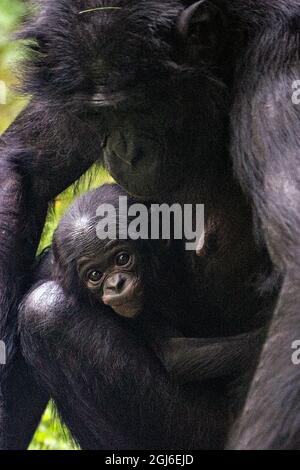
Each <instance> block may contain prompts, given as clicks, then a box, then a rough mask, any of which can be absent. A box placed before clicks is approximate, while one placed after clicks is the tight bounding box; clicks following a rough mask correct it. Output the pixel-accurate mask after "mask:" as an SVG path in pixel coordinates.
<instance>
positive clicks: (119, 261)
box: [115, 252, 131, 267]
mask: <svg viewBox="0 0 300 470" xmlns="http://www.w3.org/2000/svg"><path fill="white" fill-rule="evenodd" d="M130 262H131V256H130V254H129V253H126V252H122V253H119V254H118V255H117V256H116V261H115V264H116V266H119V267H125V266H128V265H129V264H130Z"/></svg>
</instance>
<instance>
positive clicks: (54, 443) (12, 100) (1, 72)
mask: <svg viewBox="0 0 300 470" xmlns="http://www.w3.org/2000/svg"><path fill="white" fill-rule="evenodd" d="M25 13H26V7H25V3H24V2H23V1H22V0H0V82H4V83H5V85H6V88H7V99H6V103H5V104H4V105H3V104H0V133H1V132H3V131H4V130H5V129H6V128H7V127H8V126H9V124H10V123H11V122H12V121H13V120H14V119H15V117H16V116H17V115H18V113H19V112H20V111H21V110H22V109H23V108H24V106H25V105H26V102H27V100H28V98H24V97H20V96H18V95H17V94H16V93H15V92H14V91H13V90H14V89H15V87H16V85H17V82H18V81H17V78H16V74H15V73H14V67H15V66H16V63H17V62H18V60H19V59H20V57H21V56H22V50H21V47H20V44H18V42H13V41H12V36H11V35H12V32H13V31H14V30H16V29H17V27H18V25H19V23H20V21H21V19H22V17H23V16H24V14H25ZM106 181H111V179H110V178H109V176H108V175H107V174H106V173H105V172H104V171H103V170H100V169H99V168H96V167H95V168H94V169H92V170H90V171H89V172H88V174H87V175H85V176H84V177H83V178H82V179H81V181H80V184H79V185H76V191H75V189H74V187H72V188H69V189H68V190H67V191H65V193H63V194H62V195H60V196H59V197H58V198H57V199H56V201H55V202H54V204H53V207H52V208H51V209H50V210H49V215H48V218H47V221H46V225H45V230H44V234H43V237H42V241H41V245H40V250H42V249H44V248H45V247H46V246H49V244H50V243H51V239H52V235H53V231H54V230H55V228H56V226H57V223H58V221H59V219H60V218H61V216H62V215H63V213H64V211H65V210H66V209H67V207H68V206H69V205H70V203H71V202H72V200H73V198H74V195H78V194H80V193H82V192H85V191H87V190H88V189H91V188H94V187H97V186H99V185H101V184H103V183H104V182H106ZM30 449H31V450H70V449H74V445H73V444H72V441H71V439H70V438H69V436H68V433H67V431H66V430H65V429H64V428H63V427H62V425H61V424H60V422H59V420H58V419H57V417H55V413H54V408H53V406H52V405H49V406H48V408H47V410H46V412H45V414H44V416H43V419H42V422H41V424H40V426H39V428H38V430H37V432H36V434H35V436H34V439H33V442H32V443H31V446H30Z"/></svg>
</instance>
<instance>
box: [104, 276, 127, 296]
mask: <svg viewBox="0 0 300 470" xmlns="http://www.w3.org/2000/svg"><path fill="white" fill-rule="evenodd" d="M127 280H128V276H126V275H125V274H120V273H117V274H114V275H112V276H109V278H108V279H107V281H106V283H105V285H104V293H107V294H110V295H112V294H120V293H121V292H122V290H123V289H124V287H125V285H126V281H127Z"/></svg>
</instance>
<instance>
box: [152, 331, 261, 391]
mask: <svg viewBox="0 0 300 470" xmlns="http://www.w3.org/2000/svg"><path fill="white" fill-rule="evenodd" d="M265 335H266V329H265V328H262V329H259V330H255V331H252V332H249V333H246V334H242V335H238V336H234V337H227V338H170V339H166V340H165V341H164V342H163V343H161V345H160V350H159V352H158V355H159V357H160V359H161V361H162V363H163V364H164V366H165V368H166V369H167V371H168V372H169V374H170V375H171V376H173V377H174V378H175V379H176V380H178V381H180V382H181V383H188V382H199V381H204V380H207V379H214V378H218V377H225V376H230V377H236V376H238V375H240V374H242V373H243V372H245V371H246V370H247V369H248V368H249V365H251V364H254V363H255V360H256V359H258V356H259V353H260V349H261V346H262V344H263V342H264V339H265Z"/></svg>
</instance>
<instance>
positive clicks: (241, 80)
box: [0, 0, 300, 448]
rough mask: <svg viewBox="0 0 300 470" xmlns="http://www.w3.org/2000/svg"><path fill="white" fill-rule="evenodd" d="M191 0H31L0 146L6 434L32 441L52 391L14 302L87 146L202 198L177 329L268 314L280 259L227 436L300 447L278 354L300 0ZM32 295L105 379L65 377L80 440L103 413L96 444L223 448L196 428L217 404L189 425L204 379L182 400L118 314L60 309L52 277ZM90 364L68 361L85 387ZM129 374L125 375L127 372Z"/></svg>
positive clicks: (284, 302) (287, 287)
mask: <svg viewBox="0 0 300 470" xmlns="http://www.w3.org/2000/svg"><path fill="white" fill-rule="evenodd" d="M102 3H103V6H106V7H107V6H112V5H111V2H102ZM102 3H101V5H102ZM192 3H193V2H189V1H187V2H185V1H184V2H181V1H171V0H170V1H169V0H168V1H164V2H161V1H155V0H152V1H150V0H148V1H146V0H145V1H141V2H138V3H137V2H134V1H125V0H124V1H120V2H117V6H119V7H120V9H119V10H106V11H105V10H98V11H94V12H90V13H82V11H83V10H84V9H87V8H88V7H91V8H92V7H96V6H99V2H96V1H92V0H91V1H90V2H88V5H87V2H83V1H79V0H78V1H73V2H70V1H67V0H60V1H57V2H55V4H53V3H52V2H43V12H42V13H41V15H40V16H39V18H38V19H37V20H35V21H33V22H32V24H29V25H28V27H27V28H25V30H24V32H23V37H24V38H35V39H36V41H37V43H35V44H34V45H32V46H31V48H32V52H33V58H32V60H31V61H30V63H29V70H28V72H27V76H26V79H25V88H26V91H27V92H29V93H32V94H33V98H32V100H31V103H30V105H29V106H28V108H27V109H26V111H25V112H24V113H23V114H22V115H21V116H20V117H19V118H18V120H17V121H16V123H15V124H14V125H13V126H12V127H11V129H10V130H8V131H7V133H6V134H5V135H4V136H3V138H2V141H1V146H0V153H1V160H0V175H1V176H0V179H1V181H0V188H1V189H0V215H1V217H0V220H1V222H0V224H1V226H0V240H1V244H0V286H1V289H0V292H1V294H0V295H1V299H0V300H1V302H0V305H1V328H2V333H1V337H2V338H3V339H5V340H6V342H7V344H8V346H9V348H8V353H9V361H8V364H7V366H6V367H5V368H4V369H3V370H2V371H1V375H2V376H1V383H2V394H3V397H4V406H3V416H2V423H3V424H2V425H1V428H2V429H3V430H4V431H3V433H2V446H3V447H4V448H5V447H7V448H11V447H13V446H16V447H23V446H25V445H27V443H28V440H29V439H30V437H31V434H32V430H33V428H34V425H35V422H36V420H37V418H38V416H39V413H40V412H41V410H42V409H43V406H44V403H45V401H46V399H47V394H43V393H40V392H39V390H38V389H37V390H36V385H35V383H34V381H32V380H31V377H30V373H29V371H28V370H27V369H26V366H25V365H24V363H23V361H22V359H21V357H20V353H19V352H18V342H17V339H16V325H17V320H16V311H17V309H16V306H17V303H18V301H19V299H20V298H21V296H22V295H23V293H24V292H25V291H26V289H27V288H28V286H29V285H30V282H31V276H30V275H29V274H28V273H29V271H30V266H31V265H32V262H33V259H34V255H35V251H36V248H37V244H38V241H39V237H40V233H41V230H42V227H43V222H44V218H45V214H46V211H47V207H48V204H49V201H51V200H52V199H53V198H54V197H55V196H56V195H57V194H58V193H59V192H61V191H62V190H63V189H64V188H65V187H66V186H68V185H69V184H71V183H72V182H73V181H75V180H76V179H77V178H78V177H79V176H80V175H81V174H82V173H83V172H84V171H85V170H86V169H88V168H89V167H90V166H91V164H92V163H94V162H96V161H99V162H100V163H101V162H102V163H104V164H105V166H106V167H107V168H108V170H109V171H110V172H111V174H112V175H113V176H114V178H115V179H116V180H117V182H118V183H119V184H120V185H121V186H123V187H124V188H125V189H126V190H127V191H128V192H129V193H131V194H132V195H135V196H138V197H140V198H142V199H153V198H155V199H156V200H159V201H161V202H176V201H179V202H180V203H181V204H184V203H204V204H205V207H206V232H207V237H206V243H205V245H204V248H203V250H202V251H201V252H200V253H198V254H197V255H196V254H195V253H194V254H191V255H189V256H190V258H189V259H187V260H186V262H187V264H188V265H189V266H191V270H190V273H191V274H190V282H191V285H195V286H196V289H197V290H198V292H199V299H198V300H199V302H201V303H202V305H203V308H201V315H199V316H195V315H191V316H189V312H185V314H184V320H185V321H184V324H185V325H186V331H183V333H184V334H186V335H187V336H188V335H189V334H190V331H192V334H193V333H194V331H199V332H201V336H207V337H213V336H232V335H237V334H240V333H243V332H248V331H251V330H253V329H256V328H257V327H260V326H262V325H265V324H266V322H268V321H269V320H270V309H272V308H273V302H274V289H275V288H276V287H277V282H276V278H277V276H276V275H274V271H276V272H278V273H279V275H280V277H281V278H282V279H283V286H282V290H281V293H280V298H279V302H278V305H277V308H276V310H275V312H274V315H273V318H272V321H271V327H270V330H269V337H268V339H267V341H266V345H265V347H264V350H263V352H262V356H261V359H260V363H259V366H258V370H257V371H256V374H255V378H254V381H253V383H252V386H251V387H250V392H249V396H248V398H247V403H246V407H245V413H242V414H241V417H240V424H238V425H235V426H234V430H235V432H234V435H232V436H231V438H230V442H229V446H230V447H234V448H277V447H280V448H295V447H298V445H299V438H298V435H299V426H300V423H299V418H298V417H299V416H300V412H299V410H298V406H299V404H298V403H299V400H298V395H299V383H300V382H299V380H298V379H299V375H300V372H299V369H298V368H297V367H295V366H294V365H293V364H292V363H291V359H290V351H291V344H292V342H293V340H294V339H297V337H299V334H300V331H299V328H300V327H299V322H298V319H297V310H298V303H299V301H298V297H299V294H298V286H297V279H298V276H299V273H298V272H299V269H298V268H299V267H298V265H299V259H298V256H297V253H298V249H297V245H298V243H299V242H298V239H299V237H298V230H299V229H298V226H299V222H298V212H299V211H298V202H297V199H298V198H297V196H298V193H299V185H298V169H297V166H298V165H297V163H298V157H297V150H298V140H299V138H298V133H297V126H296V123H297V122H298V115H299V111H298V109H297V107H296V106H294V105H293V103H292V101H291V93H292V84H293V81H294V80H296V79H297V73H298V71H299V70H298V69H299V66H298V64H297V60H298V56H299V33H298V30H299V12H300V7H299V4H298V1H296V0H290V1H283V0H272V1H271V0H264V1H263V0H251V1H249V2H247V3H245V2H241V0H234V1H226V0H224V1H221V0H220V1H218V0H216V1H211V2H197V4H194V6H195V8H193V9H192V10H184V8H186V7H187V8H188V7H189V6H191V4H192ZM113 6H116V3H115V2H114V5H113ZM80 12H81V13H80ZM274 44H277V45H278V48H279V50H277V51H276V55H275V53H274ZM232 163H233V167H234V168H232ZM234 172H235V173H236V175H237V177H238V178H237V180H238V182H237V181H236V180H235V178H234V176H233V174H234ZM240 185H241V186H242V188H243V190H244V193H243V192H242V190H241V188H240ZM33 207H34V208H37V209H36V210H35V211H34V212H32V208H33ZM254 222H255V223H254ZM254 227H255V229H254ZM266 247H267V249H268V252H269V254H270V255H271V260H272V262H273V264H274V266H275V269H274V271H273V268H272V266H271V263H270V260H269V257H268V254H267V250H266ZM54 294H55V292H54ZM53 298H54V299H55V302H54V303H51V299H53ZM42 299H43V300H45V301H46V300H47V299H48V301H49V304H47V311H48V317H47V319H48V321H49V322H50V323H49V324H50V325H51V321H53V322H54V324H55V325H59V324H60V322H62V321H65V319H66V315H69V316H70V322H69V323H68V324H69V325H70V330H69V332H70V334H69V336H68V341H67V345H68V351H67V353H66V354H65V357H64V360H65V361H66V363H67V361H70V362H71V363H72V358H73V357H74V354H72V352H73V353H74V351H78V348H82V347H83V345H86V349H84V354H86V357H93V358H94V361H96V363H93V361H91V364H93V368H92V371H93V372H94V373H95V368H96V370H97V374H96V375H97V376H98V377H101V380H98V381H97V387H93V385H92V382H90V383H91V391H90V393H91V396H89V398H87V399H85V398H86V396H87V395H86V393H85V392H86V391H85V390H84V391H83V388H82V387H81V388H80V386H79V387H77V391H78V392H77V393H78V396H77V399H78V400H79V401H80V402H81V403H82V410H84V411H83V413H85V415H86V421H85V422H86V425H87V426H89V427H90V428H91V429H90V433H91V434H92V435H94V440H93V439H92V440H91V441H90V446H91V447H92V446H93V445H96V442H97V443H98V442H99V430H98V429H97V430H95V428H94V422H95V421H96V422H97V423H98V426H102V430H103V434H102V435H101V439H100V441H101V445H102V446H103V448H105V447H109V448H113V447H114V445H115V446H119V448H120V447H123V448H128V447H138V448H147V447H148V448H149V447H150V446H153V445H158V443H160V444H161V445H165V447H167V448H168V447H169V446H170V445H173V446H174V447H175V448H176V445H177V443H178V445H180V446H182V447H183V446H185V445H186V446H188V447H193V448H202V447H205V448H207V447H209V446H211V447H222V446H223V445H224V440H225V436H223V437H222V439H220V440H218V442H216V441H214V439H213V437H211V440H210V441H209V442H207V441H206V440H205V439H206V438H205V437H204V434H205V433H206V434H210V436H214V435H215V434H214V433H215V431H216V428H218V427H219V421H218V419H215V420H214V421H213V420H212V421H213V422H212V423H211V428H208V424H207V423H205V424H203V423H202V422H201V415H202V409H203V406H206V405H207V403H211V406H212V407H213V406H214V404H215V400H214V397H213V389H212V386H211V385H210V387H209V388H208V392H207V393H208V396H206V395H205V393H206V392H205V389H204V388H203V393H204V395H203V402H202V403H201V400H199V401H197V400H196V401H193V400H191V402H190V401H187V400H186V399H185V396H183V395H181V390H180V389H179V390H178V388H177V387H176V386H174V383H173V382H172V381H170V380H169V378H168V376H167V375H166V374H165V371H164V370H162V369H161V368H160V367H159V365H157V362H156V359H155V358H154V356H153V354H152V353H151V351H149V350H148V349H147V348H146V347H145V345H144V344H143V343H141V342H139V341H138V340H137V338H136V337H135V336H134V335H131V334H130V332H128V331H127V329H126V328H124V326H123V324H120V322H119V321H118V319H116V318H115V317H113V318H112V317H110V316H107V315H106V314H105V312H104V313H103V317H102V316H97V325H98V328H96V329H95V325H94V324H93V322H90V323H88V319H89V318H90V315H93V312H92V311H76V314H75V313H74V312H73V311H72V309H71V306H70V309H69V310H67V313H66V312H65V308H63V314H62V311H61V310H60V309H58V308H57V305H58V301H59V300H60V299H62V305H64V306H65V299H64V298H63V296H61V294H59V293H56V294H55V295H51V290H50V289H49V291H48V292H47V299H44V297H41V299H40V300H42ZM49 312H50V313H51V312H52V316H51V315H49ZM41 321H43V317H42V316H41ZM77 321H78V323H76V322H77ZM72 322H73V323H72ZM78 325H80V330H79V329H78V328H79V327H78ZM33 326H34V324H33V325H31V327H32V328H33ZM23 327H24V328H25V327H27V328H29V327H30V324H27V326H26V325H25V326H23ZM104 331H105V332H106V333H105V335H106V334H107V332H108V334H109V340H108V341H105V347H106V350H105V351H104V353H105V354H103V351H102V355H101V357H99V356H98V355H97V347H96V345H97V344H99V343H101V341H103V334H104V333H103V332H104ZM34 332H35V330H34V328H33V330H32V331H31V333H32V351H36V355H35V356H34V357H31V358H28V359H29V360H30V362H31V363H34V366H35V367H39V366H40V368H41V369H42V368H43V363H44V362H46V360H47V358H45V357H44V356H43V350H40V349H39V341H38V340H37V338H36V336H35V335H34ZM298 332H299V334H298ZM57 335H59V329H57ZM84 335H86V336H84ZM91 338H92V340H91ZM35 340H36V341H35ZM50 340H52V339H51V337H50ZM116 344H117V348H116V346H115V345H116ZM112 346H114V348H113V347H112ZM35 348H37V350H36V349H35ZM65 351H66V349H65ZM114 355H116V356H114ZM108 356H110V357H114V358H115V363H116V364H117V366H116V368H115V369H114V370H113V371H111V369H110V370H109V371H108V370H107V364H109V361H108V360H107V362H106V358H107V357H108ZM95 358H96V359H95ZM120 358H122V360H120ZM129 359H130V361H129ZM128 362H130V364H131V366H132V372H131V373H130V371H129V370H128ZM19 369H21V372H22V373H23V375H25V376H26V377H27V382H28V388H29V390H32V389H33V390H34V391H36V399H35V400H33V398H32V397H33V392H32V391H31V393H29V394H27V393H26V392H25V391H24V396H23V397H22V398H23V400H24V401H23V408H24V407H25V408H27V409H28V416H26V417H25V418H24V416H23V410H22V416H21V415H20V409H18V408H16V406H15V403H16V400H17V397H19V383H17V382H18V381H17V380H16V375H17V378H19V377H20V376H21V375H20V373H21V372H20V371H19ZM125 370H126V374H125ZM16 371H17V372H18V373H16ZM54 372H55V373H54ZM56 373H57V369H56V368H55V369H53V376H52V375H51V376H49V382H51V383H49V388H51V389H52V387H54V388H55V389H56V390H59V389H61V396H60V399H61V401H62V403H66V405H65V406H68V409H67V410H66V415H67V416H69V417H70V416H72V412H73V409H74V406H73V407H72V403H71V404H70V403H68V402H67V401H65V400H64V398H67V393H68V389H67V387H66V388H65V389H64V388H61V387H60V386H59V384H60V383H61V381H62V383H68V379H70V377H58V376H57V375H56ZM85 374H87V377H88V378H89V380H91V381H92V378H93V374H92V373H91V371H88V370H85V371H82V370H79V371H78V377H77V376H76V377H77V378H78V383H79V384H82V383H86V378H87V377H86V376H85ZM128 375H130V377H131V380H130V381H128V380H127V379H126V380H125V379H124V377H125V376H126V378H127V377H128ZM19 380H20V379H19ZM70 380H71V379H70ZM95 380H96V379H95ZM95 390H96V391H97V393H96V396H93V391H95ZM116 390H120V393H117V392H116ZM133 391H134V393H132V392H133ZM99 396H101V397H102V399H103V402H101V403H98V401H99V400H98V397H99ZM105 397H107V400H105ZM112 397H113V398H114V399H112ZM129 397H130V400H129ZM209 400H211V401H210V402H209ZM33 401H34V404H33ZM19 402H20V401H19ZM39 402H40V407H39V406H38V405H39ZM287 402H288V405H286V403H287ZM109 403H111V408H110V406H109ZM178 403H179V404H180V405H179V406H177V405H178ZM104 404H105V405H106V406H104ZM205 404H206V405H205ZM191 407H192V408H191ZM20 408H21V407H20ZM124 409H126V410H128V413H127V415H126V416H125V417H124V416H122V417H120V416H118V413H117V411H116V410H124ZM39 410H40V411H39ZM95 410H97V413H98V414H97V419H96V420H95V421H93V419H94V417H95ZM140 416H141V417H142V418H140ZM211 416H214V417H216V414H215V413H212V414H211ZM221 422H222V423H223V421H222V419H221ZM99 423H100V424H99ZM128 423H131V426H128ZM174 423H177V424H176V425H174ZM19 429H20V430H21V431H22V432H21V433H19V434H18V430H19ZM25 429H26V431H24V430H25ZM124 430H126V433H124ZM225 432H227V430H225ZM93 433H94V434H93ZM217 434H218V433H217ZM183 436H185V439H186V441H184V440H183V439H182V437H183ZM83 437H84V436H83ZM78 439H79V437H78ZM12 442H13V443H12Z"/></svg>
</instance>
